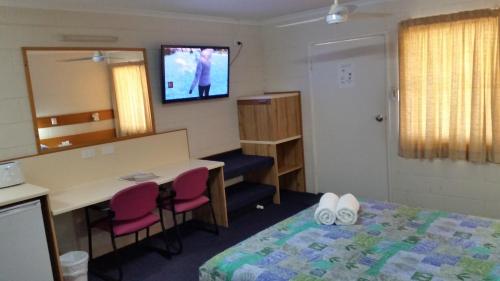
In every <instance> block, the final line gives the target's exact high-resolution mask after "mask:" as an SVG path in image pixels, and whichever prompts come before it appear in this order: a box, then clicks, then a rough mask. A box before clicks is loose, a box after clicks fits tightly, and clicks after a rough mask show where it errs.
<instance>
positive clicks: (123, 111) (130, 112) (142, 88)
mask: <svg viewBox="0 0 500 281" xmlns="http://www.w3.org/2000/svg"><path fill="white" fill-rule="evenodd" d="M111 72H112V76H113V84H114V93H115V105H116V110H115V118H116V121H117V122H116V123H117V126H116V127H117V128H116V129H117V133H118V136H120V137H124V136H130V135H137V134H145V133H150V132H152V131H153V121H152V116H151V108H150V101H149V91H148V83H147V77H146V68H145V65H144V64H119V65H113V66H111Z"/></svg>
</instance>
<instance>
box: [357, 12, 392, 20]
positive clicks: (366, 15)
mask: <svg viewBox="0 0 500 281" xmlns="http://www.w3.org/2000/svg"><path fill="white" fill-rule="evenodd" d="M389 16H392V14H389V13H368V12H366V13H365V12H358V13H354V14H351V15H349V17H350V18H353V19H373V18H386V17H389Z"/></svg>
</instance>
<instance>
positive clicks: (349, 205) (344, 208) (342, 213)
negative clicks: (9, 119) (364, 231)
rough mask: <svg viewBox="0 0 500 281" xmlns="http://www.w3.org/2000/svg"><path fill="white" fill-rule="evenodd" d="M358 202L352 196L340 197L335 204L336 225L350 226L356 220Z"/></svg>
mask: <svg viewBox="0 0 500 281" xmlns="http://www.w3.org/2000/svg"><path fill="white" fill-rule="evenodd" d="M358 211H359V201H358V199H356V197H354V195H352V194H350V193H348V194H344V195H342V196H341V197H340V199H339V202H338V203H337V211H336V216H337V224H339V225H352V224H355V223H356V221H357V220H358Z"/></svg>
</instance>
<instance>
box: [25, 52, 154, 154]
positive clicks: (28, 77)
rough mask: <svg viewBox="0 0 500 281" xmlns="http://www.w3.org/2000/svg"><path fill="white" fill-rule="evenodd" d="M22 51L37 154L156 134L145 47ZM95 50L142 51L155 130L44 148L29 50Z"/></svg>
mask: <svg viewBox="0 0 500 281" xmlns="http://www.w3.org/2000/svg"><path fill="white" fill-rule="evenodd" d="M21 50H22V53H23V64H24V74H25V76H26V86H27V88H28V99H29V103H30V109H31V118H32V122H33V130H34V133H35V141H36V151H37V155H40V154H49V153H54V152H59V151H64V150H71V149H77V148H82V147H87V146H94V145H99V144H106V143H113V142H117V141H121V140H126V139H134V138H140V137H145V136H150V135H155V134H156V124H155V115H154V110H153V96H152V95H153V94H152V91H151V77H150V73H149V64H148V57H147V53H146V49H145V48H119V47H118V48H113V47H22V48H21ZM95 50H103V51H124V52H127V51H129V52H134V51H135V52H142V54H143V57H144V65H145V70H146V76H147V87H148V95H149V108H150V111H151V121H152V126H153V130H152V132H150V133H145V134H137V135H133V136H126V137H116V138H114V139H111V140H105V141H96V142H92V143H88V144H80V145H72V146H67V147H58V148H53V149H50V150H42V149H41V147H40V135H39V133H38V124H37V117H36V107H35V99H34V95H33V85H32V81H31V73H30V68H29V61H28V52H29V51H95Z"/></svg>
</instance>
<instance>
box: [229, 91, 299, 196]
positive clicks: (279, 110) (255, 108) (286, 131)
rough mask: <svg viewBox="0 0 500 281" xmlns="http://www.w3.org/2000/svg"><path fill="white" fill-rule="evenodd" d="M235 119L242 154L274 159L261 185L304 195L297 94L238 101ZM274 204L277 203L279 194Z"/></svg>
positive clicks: (272, 95)
mask: <svg viewBox="0 0 500 281" xmlns="http://www.w3.org/2000/svg"><path fill="white" fill-rule="evenodd" d="M238 118H239V127H240V139H241V147H242V149H243V153H245V154H250V155H261V156H270V157H273V158H274V163H275V165H274V168H273V169H272V170H271V172H268V173H266V175H265V179H264V182H265V183H267V184H272V185H275V186H276V187H277V188H278V189H288V190H293V191H299V192H305V191H306V186H305V173H304V148H303V141H302V121H301V120H302V116H301V105H300V93H299V92H288V93H273V94H266V95H263V96H252V97H244V98H240V99H239V100H238ZM249 177H252V176H249ZM254 177H260V178H262V175H255V176H254ZM275 202H279V193H277V194H276V195H275Z"/></svg>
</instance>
